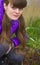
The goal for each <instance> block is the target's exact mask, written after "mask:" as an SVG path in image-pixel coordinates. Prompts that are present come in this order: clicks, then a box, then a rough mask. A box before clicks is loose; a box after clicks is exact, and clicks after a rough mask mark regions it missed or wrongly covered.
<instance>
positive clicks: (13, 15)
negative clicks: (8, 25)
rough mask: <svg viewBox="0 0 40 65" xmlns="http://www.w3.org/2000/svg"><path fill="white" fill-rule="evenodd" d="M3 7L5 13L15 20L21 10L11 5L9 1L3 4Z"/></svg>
mask: <svg viewBox="0 0 40 65" xmlns="http://www.w3.org/2000/svg"><path fill="white" fill-rule="evenodd" d="M4 9H5V13H6V14H7V16H8V17H9V18H10V19H11V20H17V19H18V18H19V17H20V16H21V14H22V12H23V9H19V8H16V7H12V5H11V4H10V3H9V4H8V5H6V4H4Z"/></svg>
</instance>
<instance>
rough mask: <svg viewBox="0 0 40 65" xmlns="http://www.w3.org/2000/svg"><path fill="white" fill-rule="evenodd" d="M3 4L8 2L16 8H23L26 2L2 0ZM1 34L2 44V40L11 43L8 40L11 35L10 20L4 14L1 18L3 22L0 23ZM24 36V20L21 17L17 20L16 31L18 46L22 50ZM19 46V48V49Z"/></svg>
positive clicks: (24, 0) (22, 0) (21, 0)
mask: <svg viewBox="0 0 40 65" xmlns="http://www.w3.org/2000/svg"><path fill="white" fill-rule="evenodd" d="M4 2H5V3H6V4H8V3H9V2H11V3H12V4H13V6H14V7H18V8H24V7H25V6H26V4H27V1H26V0H17V1H16V0H9V1H8V0H4ZM2 28H3V30H2V34H1V37H2V38H1V41H2V42H3V39H4V40H7V41H8V43H11V40H10V37H11V34H10V20H9V18H8V17H7V15H6V14H4V17H3V22H2ZM25 34H26V31H25V22H24V18H23V16H22V15H21V16H20V18H19V29H18V31H17V37H18V38H19V39H20V42H21V43H20V45H21V46H22V47H23V48H24V44H25V37H24V36H25ZM21 46H20V47H21Z"/></svg>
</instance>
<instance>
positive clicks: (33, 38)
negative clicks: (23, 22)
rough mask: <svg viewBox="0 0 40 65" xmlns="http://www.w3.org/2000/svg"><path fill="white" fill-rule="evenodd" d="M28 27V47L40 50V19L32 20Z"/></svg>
mask: <svg viewBox="0 0 40 65" xmlns="http://www.w3.org/2000/svg"><path fill="white" fill-rule="evenodd" d="M28 22H29V24H28V26H27V27H26V31H27V34H28V40H27V43H26V46H28V47H32V48H37V49H40V18H34V19H33V18H30V21H28Z"/></svg>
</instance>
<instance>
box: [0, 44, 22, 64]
mask: <svg viewBox="0 0 40 65" xmlns="http://www.w3.org/2000/svg"><path fill="white" fill-rule="evenodd" d="M7 50H8V47H7V46H6V47H5V46H3V45H1V44H0V60H1V58H2V57H3V56H4V55H5V53H6V52H7ZM7 59H8V63H9V64H11V63H12V62H14V65H21V62H22V61H23V55H21V54H15V53H14V52H13V48H12V49H11V50H10V52H9V53H8V54H7ZM3 61H4V60H3V58H2V60H1V64H0V65H6V64H5V62H3Z"/></svg>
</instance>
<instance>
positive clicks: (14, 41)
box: [11, 37, 20, 47]
mask: <svg viewBox="0 0 40 65" xmlns="http://www.w3.org/2000/svg"><path fill="white" fill-rule="evenodd" d="M11 41H12V43H13V44H14V47H16V46H18V45H19V44H20V40H19V39H18V38H17V37H14V38H11Z"/></svg>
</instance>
